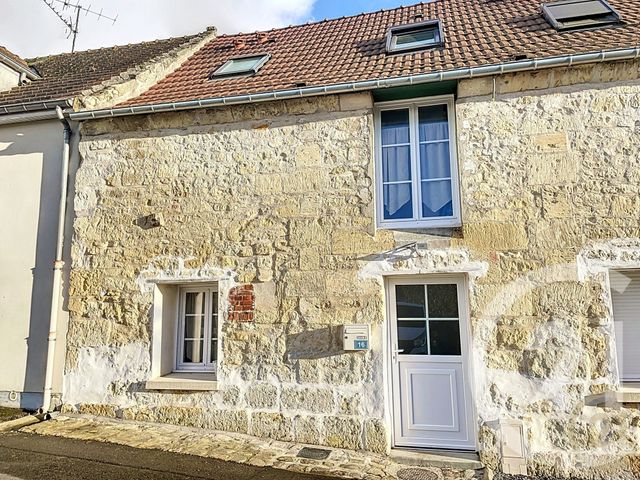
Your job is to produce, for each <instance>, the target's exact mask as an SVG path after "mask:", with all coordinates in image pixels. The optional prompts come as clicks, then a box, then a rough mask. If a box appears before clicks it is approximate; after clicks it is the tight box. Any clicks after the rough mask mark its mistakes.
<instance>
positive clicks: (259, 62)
mask: <svg viewBox="0 0 640 480" xmlns="http://www.w3.org/2000/svg"><path fill="white" fill-rule="evenodd" d="M250 58H255V59H256V64H255V65H254V66H253V67H251V68H248V69H246V70H239V71H235V72H227V71H226V69H227V68H229V67H230V66H231V65H233V62H235V61H239V60H247V59H250ZM270 58H271V55H269V54H268V53H263V54H254V55H245V56H244V57H234V58H230V59H229V60H227V61H226V62H224V64H222V65H221V66H220V67H219V68H218V69H217V70H215V71H214V72H213V73H212V74H211V75H210V77H209V78H210V79H211V80H212V79H215V78H229V77H245V76H247V75H254V74H256V73H258V70H260V69H261V68H262V66H263V65H264V64H265V63H267V62H268V61H269V59H270Z"/></svg>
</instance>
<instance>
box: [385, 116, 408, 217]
mask: <svg viewBox="0 0 640 480" xmlns="http://www.w3.org/2000/svg"><path fill="white" fill-rule="evenodd" d="M381 124H382V183H383V190H384V191H383V197H384V218H385V219H388V220H396V219H408V218H413V194H412V189H411V184H412V175H411V145H410V143H409V141H410V133H409V110H408V109H402V110H389V111H385V112H382V118H381Z"/></svg>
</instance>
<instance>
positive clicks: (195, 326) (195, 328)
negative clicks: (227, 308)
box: [184, 315, 204, 339]
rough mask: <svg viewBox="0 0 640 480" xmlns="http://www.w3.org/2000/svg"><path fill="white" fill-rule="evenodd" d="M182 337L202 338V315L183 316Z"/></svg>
mask: <svg viewBox="0 0 640 480" xmlns="http://www.w3.org/2000/svg"><path fill="white" fill-rule="evenodd" d="M184 338H185V339H201V338H204V315H198V316H186V317H185V318H184Z"/></svg>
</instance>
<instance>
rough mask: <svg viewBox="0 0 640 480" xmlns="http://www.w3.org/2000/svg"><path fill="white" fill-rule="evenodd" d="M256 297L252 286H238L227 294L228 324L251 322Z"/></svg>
mask: <svg viewBox="0 0 640 480" xmlns="http://www.w3.org/2000/svg"><path fill="white" fill-rule="evenodd" d="M255 309H256V296H255V294H254V293H253V285H251V284H246V285H238V286H237V287H234V288H232V289H231V291H230V292H229V310H228V320H229V321H230V322H253V312H254V310H255Z"/></svg>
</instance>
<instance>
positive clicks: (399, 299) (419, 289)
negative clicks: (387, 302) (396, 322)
mask: <svg viewBox="0 0 640 480" xmlns="http://www.w3.org/2000/svg"><path fill="white" fill-rule="evenodd" d="M396 314H397V316H398V318H426V316H427V311H426V309H425V298H424V285H396Z"/></svg>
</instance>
